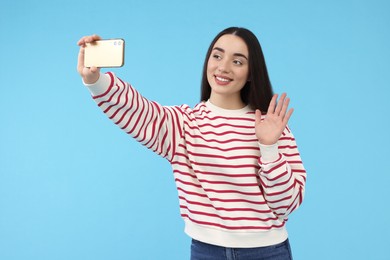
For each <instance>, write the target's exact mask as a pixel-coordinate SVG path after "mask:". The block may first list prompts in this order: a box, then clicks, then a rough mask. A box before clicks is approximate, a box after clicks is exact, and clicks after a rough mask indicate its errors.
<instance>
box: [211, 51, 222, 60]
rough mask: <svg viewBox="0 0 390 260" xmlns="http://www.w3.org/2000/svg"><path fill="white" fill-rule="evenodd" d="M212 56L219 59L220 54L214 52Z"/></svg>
mask: <svg viewBox="0 0 390 260" xmlns="http://www.w3.org/2000/svg"><path fill="white" fill-rule="evenodd" d="M212 57H213V58H214V59H217V60H220V59H221V58H222V56H221V55H220V54H218V53H214V54H213V55H212Z"/></svg>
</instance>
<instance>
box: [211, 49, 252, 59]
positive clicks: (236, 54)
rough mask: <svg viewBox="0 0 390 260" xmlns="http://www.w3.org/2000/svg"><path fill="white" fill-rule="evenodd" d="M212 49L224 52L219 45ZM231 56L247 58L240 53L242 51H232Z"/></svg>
mask: <svg viewBox="0 0 390 260" xmlns="http://www.w3.org/2000/svg"><path fill="white" fill-rule="evenodd" d="M213 50H217V51H220V52H223V53H225V50H224V49H222V48H220V47H214V48H213ZM233 56H239V57H243V58H245V59H246V60H248V58H247V57H246V56H245V55H244V54H242V53H233Z"/></svg>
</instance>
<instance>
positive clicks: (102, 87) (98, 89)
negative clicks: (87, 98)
mask: <svg viewBox="0 0 390 260" xmlns="http://www.w3.org/2000/svg"><path fill="white" fill-rule="evenodd" d="M112 82H113V78H112V76H111V75H110V74H108V73H107V74H105V73H102V72H100V75H99V79H98V80H97V81H96V82H95V83H93V84H87V83H85V82H84V81H83V84H84V86H86V87H87V88H88V89H89V91H90V92H91V94H92V96H93V97H95V96H99V95H101V94H103V93H105V92H106V91H107V90H108V89H109V88H110V87H111V85H112Z"/></svg>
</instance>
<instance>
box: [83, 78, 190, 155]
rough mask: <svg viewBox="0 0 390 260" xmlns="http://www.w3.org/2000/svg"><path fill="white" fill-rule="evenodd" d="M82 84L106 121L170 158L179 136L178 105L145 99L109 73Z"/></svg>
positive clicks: (179, 109) (180, 115) (179, 112)
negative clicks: (105, 117) (165, 104)
mask: <svg viewBox="0 0 390 260" xmlns="http://www.w3.org/2000/svg"><path fill="white" fill-rule="evenodd" d="M85 85H86V87H88V89H89V91H90V92H91V95H92V98H93V99H94V100H95V102H96V103H97V105H98V106H99V107H100V108H101V109H102V110H103V112H104V114H106V116H107V117H108V118H109V119H110V120H112V121H113V122H114V123H115V124H116V125H118V126H119V127H120V128H121V129H122V130H123V131H125V132H126V133H127V134H129V135H131V136H132V137H134V138H135V139H136V140H137V141H138V142H140V143H141V144H142V145H144V146H146V147H147V148H149V149H151V150H153V151H154V152H156V153H157V154H159V155H161V156H162V157H164V158H166V159H168V160H169V161H171V160H172V158H173V156H174V154H175V151H176V147H177V145H178V141H179V139H180V138H182V136H183V131H182V129H183V122H182V121H183V113H182V109H181V107H165V106H161V105H160V104H158V103H156V102H153V101H149V100H147V99H146V98H144V97H143V96H141V95H140V94H139V93H138V92H137V91H136V90H135V89H134V88H133V87H132V86H131V85H130V84H128V83H126V82H124V81H122V80H121V79H120V78H118V77H116V75H115V74H114V73H111V72H108V73H106V74H103V73H101V74H100V77H99V80H98V81H97V82H96V83H94V84H85Z"/></svg>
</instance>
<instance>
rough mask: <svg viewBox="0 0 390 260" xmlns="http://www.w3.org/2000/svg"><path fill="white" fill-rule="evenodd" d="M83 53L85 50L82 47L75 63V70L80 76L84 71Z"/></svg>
mask: <svg viewBox="0 0 390 260" xmlns="http://www.w3.org/2000/svg"><path fill="white" fill-rule="evenodd" d="M84 53H85V49H84V47H83V46H81V47H80V51H79V56H78V63H77V70H78V71H79V73H80V74H82V71H83V69H84Z"/></svg>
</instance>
